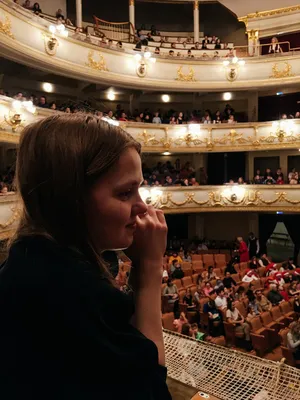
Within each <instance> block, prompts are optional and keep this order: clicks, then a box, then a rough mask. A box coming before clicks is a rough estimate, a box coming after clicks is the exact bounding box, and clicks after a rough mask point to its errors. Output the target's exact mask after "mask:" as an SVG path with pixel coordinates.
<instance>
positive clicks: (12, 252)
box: [0, 113, 171, 400]
mask: <svg viewBox="0 0 300 400" xmlns="http://www.w3.org/2000/svg"><path fill="white" fill-rule="evenodd" d="M140 152H141V146H140V144H139V143H138V142H136V141H135V140H134V139H133V138H132V137H131V136H130V135H129V134H128V133H126V132H125V131H123V130H122V129H121V128H120V127H116V126H113V125H109V124H108V123H107V122H104V121H101V120H100V119H99V118H97V117H95V116H92V115H84V114H79V113H77V114H75V115H66V114H60V115H58V114H56V115H53V116H51V117H48V118H46V119H42V120H39V121H38V122H36V123H34V124H31V125H28V126H27V127H25V128H24V129H23V131H22V134H21V138H20V143H19V148H18V157H17V167H16V183H17V188H18V193H19V195H20V197H21V199H22V211H21V210H20V212H21V214H22V216H21V217H20V222H19V225H18V227H17V229H16V232H15V235H14V236H13V237H12V238H11V242H10V247H9V254H8V258H7V260H6V261H5V263H4V264H3V265H2V266H1V269H0V304H1V305H3V304H5V307H4V306H2V307H0V321H1V329H0V354H1V362H0V398H1V399H21V398H24V399H30V400H38V399H43V400H50V399H58V398H60V399H74V400H75V399H85V400H93V399H100V398H101V399H109V398H111V399H117V398H118V397H120V395H122V397H123V398H124V399H132V400H134V399H135V400H137V399H149V400H150V399H160V400H171V396H170V394H169V392H168V388H167V385H166V382H165V380H166V372H167V371H166V368H165V367H164V365H165V355H164V344H163V336H162V329H161V281H162V265H163V256H164V252H165V249H166V241H167V225H166V222H165V218H164V215H163V212H162V211H158V210H155V209H154V208H153V207H149V206H147V205H146V204H145V203H144V202H143V200H142V199H141V197H140V194H139V186H140V182H141V181H142V168H141V159H140ZM62 166H63V167H62ZM125 248H127V249H128V250H127V254H128V255H129V257H130V259H131V261H132V264H133V266H134V268H132V269H131V272H130V279H129V284H130V286H131V287H132V289H133V291H134V296H129V295H126V294H124V293H122V292H121V291H120V290H119V289H118V288H117V287H116V285H115V282H114V279H113V277H112V275H111V273H110V271H109V270H108V269H107V264H106V262H105V261H104V259H103V258H102V253H103V251H106V250H109V249H125ZM149 301H151V307H149ZM116 371H120V374H118V378H117V379H116Z"/></svg>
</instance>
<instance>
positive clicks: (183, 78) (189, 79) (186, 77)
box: [175, 67, 197, 82]
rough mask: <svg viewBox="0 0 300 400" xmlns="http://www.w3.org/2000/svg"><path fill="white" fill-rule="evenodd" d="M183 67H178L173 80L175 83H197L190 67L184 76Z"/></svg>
mask: <svg viewBox="0 0 300 400" xmlns="http://www.w3.org/2000/svg"><path fill="white" fill-rule="evenodd" d="M182 68H183V67H179V68H178V70H177V78H176V79H175V80H176V81H181V82H197V80H196V78H195V71H194V69H193V68H192V67H189V73H188V74H184V73H183V71H182Z"/></svg>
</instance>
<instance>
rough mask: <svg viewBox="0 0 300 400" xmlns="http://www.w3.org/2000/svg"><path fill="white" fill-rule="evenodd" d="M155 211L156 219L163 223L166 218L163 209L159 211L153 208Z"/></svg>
mask: <svg viewBox="0 0 300 400" xmlns="http://www.w3.org/2000/svg"><path fill="white" fill-rule="evenodd" d="M155 211H156V216H157V219H158V220H159V222H160V223H161V224H165V223H166V218H165V215H164V213H163V211H161V210H155Z"/></svg>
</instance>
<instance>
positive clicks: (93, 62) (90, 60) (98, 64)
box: [85, 50, 109, 71]
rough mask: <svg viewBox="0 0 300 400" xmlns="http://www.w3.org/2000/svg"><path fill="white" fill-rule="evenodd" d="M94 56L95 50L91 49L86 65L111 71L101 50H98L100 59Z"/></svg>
mask: <svg viewBox="0 0 300 400" xmlns="http://www.w3.org/2000/svg"><path fill="white" fill-rule="evenodd" d="M93 57H94V52H93V51H92V50H91V51H89V54H88V62H87V63H85V65H86V66H88V67H90V68H92V69H95V70H97V71H109V69H108V68H107V66H106V61H105V58H104V57H103V55H102V54H101V53H100V52H98V58H99V61H96V60H94V58H93Z"/></svg>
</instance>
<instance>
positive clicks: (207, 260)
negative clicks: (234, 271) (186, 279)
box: [202, 254, 215, 267]
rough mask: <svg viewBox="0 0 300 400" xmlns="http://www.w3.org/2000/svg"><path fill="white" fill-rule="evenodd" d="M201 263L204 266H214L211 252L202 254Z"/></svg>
mask: <svg viewBox="0 0 300 400" xmlns="http://www.w3.org/2000/svg"><path fill="white" fill-rule="evenodd" d="M202 257H203V264H204V265H205V267H210V266H213V267H214V266H215V260H214V255H213V254H203V255H202Z"/></svg>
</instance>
